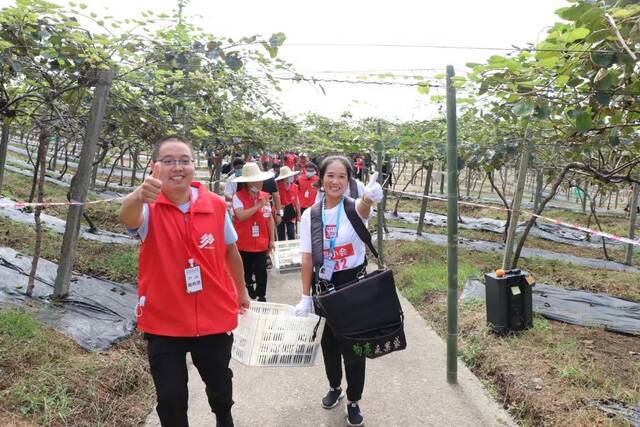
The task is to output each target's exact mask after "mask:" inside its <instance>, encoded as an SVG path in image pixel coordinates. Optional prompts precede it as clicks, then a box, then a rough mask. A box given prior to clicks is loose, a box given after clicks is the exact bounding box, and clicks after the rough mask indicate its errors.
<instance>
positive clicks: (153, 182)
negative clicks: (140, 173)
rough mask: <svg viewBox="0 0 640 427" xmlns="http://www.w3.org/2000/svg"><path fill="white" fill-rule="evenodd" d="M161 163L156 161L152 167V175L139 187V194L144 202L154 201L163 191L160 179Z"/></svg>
mask: <svg viewBox="0 0 640 427" xmlns="http://www.w3.org/2000/svg"><path fill="white" fill-rule="evenodd" d="M159 178H160V163H159V162H155V163H154V164H153V166H152V169H151V175H149V176H148V177H146V178H145V179H144V182H143V183H142V184H141V185H140V187H138V194H139V196H140V201H141V202H142V203H153V202H155V201H156V199H157V198H158V196H159V195H160V192H161V191H162V181H160V179H159Z"/></svg>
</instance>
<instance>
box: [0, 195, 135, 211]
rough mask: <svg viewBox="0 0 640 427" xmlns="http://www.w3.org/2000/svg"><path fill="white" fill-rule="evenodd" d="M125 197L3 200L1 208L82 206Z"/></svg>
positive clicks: (0, 204)
mask: <svg viewBox="0 0 640 427" xmlns="http://www.w3.org/2000/svg"><path fill="white" fill-rule="evenodd" d="M122 199H124V197H114V198H111V199H102V200H93V201H91V202H77V201H73V200H72V201H70V202H42V203H35V202H33V203H28V202H2V203H0V208H14V209H22V208H26V207H36V206H42V207H43V208H45V209H46V208H49V207H51V206H82V205H94V204H98V203H109V202H115V201H118V200H122Z"/></svg>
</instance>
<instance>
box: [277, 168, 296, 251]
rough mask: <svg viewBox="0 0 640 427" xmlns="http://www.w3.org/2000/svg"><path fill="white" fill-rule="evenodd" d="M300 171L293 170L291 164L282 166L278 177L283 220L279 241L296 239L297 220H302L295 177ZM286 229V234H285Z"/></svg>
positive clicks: (279, 227)
mask: <svg viewBox="0 0 640 427" xmlns="http://www.w3.org/2000/svg"><path fill="white" fill-rule="evenodd" d="M299 173H300V171H295V172H294V171H292V170H291V168H290V167H289V166H283V167H282V168H280V174H279V175H278V176H277V177H276V181H277V182H278V192H279V193H280V204H281V205H282V220H281V221H280V224H278V241H282V240H294V239H295V238H296V226H295V223H296V221H300V201H299V200H298V186H297V185H296V184H294V183H293V179H294V177H295V176H296V175H298V174H299ZM285 231H286V235H285Z"/></svg>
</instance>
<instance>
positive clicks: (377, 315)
mask: <svg viewBox="0 0 640 427" xmlns="http://www.w3.org/2000/svg"><path fill="white" fill-rule="evenodd" d="M321 209H322V206H321V204H320V203H318V204H316V205H315V206H313V208H312V211H311V242H312V249H311V252H312V259H313V266H314V274H315V290H316V295H315V296H314V302H315V303H316V304H317V306H319V308H320V309H321V313H322V314H321V315H323V316H325V317H326V318H327V322H328V324H329V327H330V328H331V330H332V331H333V332H334V334H335V335H336V336H337V337H338V338H339V339H340V340H341V342H342V344H343V348H344V349H349V350H350V351H352V352H353V354H354V355H355V356H360V357H362V356H364V357H368V358H370V359H373V358H376V357H380V356H384V355H386V354H389V353H392V352H394V351H399V350H404V349H405V348H406V346H407V341H406V338H405V335H404V314H403V312H402V308H401V306H400V301H399V299H398V294H397V292H396V286H395V281H394V279H393V273H392V271H391V270H389V269H387V268H382V269H378V270H376V271H374V272H371V273H365V272H363V273H362V274H361V275H360V276H358V278H357V279H355V280H353V281H352V282H348V283H345V284H343V285H340V286H339V287H337V288H336V287H334V286H333V285H332V284H331V283H330V282H325V281H323V280H321V279H319V276H318V272H319V270H320V268H321V267H322V265H323V234H322V233H323V224H322V215H321V211H320V210H321ZM344 209H345V212H346V214H347V218H348V219H349V222H350V223H351V225H352V226H353V228H354V230H355V231H356V233H357V234H358V236H359V237H360V239H361V240H362V241H363V242H364V243H365V244H366V245H367V247H368V248H369V250H370V251H371V253H373V255H374V256H375V257H376V258H378V252H377V251H376V249H375V248H374V247H373V245H372V243H371V234H370V233H369V230H367V227H366V226H365V225H364V223H363V222H362V220H361V219H360V217H359V216H358V213H357V212H356V208H355V201H354V200H353V199H351V198H345V201H344ZM314 211H315V212H314Z"/></svg>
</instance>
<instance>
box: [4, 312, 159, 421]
mask: <svg viewBox="0 0 640 427" xmlns="http://www.w3.org/2000/svg"><path fill="white" fill-rule="evenodd" d="M144 347H145V345H144V341H143V339H142V337H141V336H140V335H139V334H135V335H134V336H133V337H132V338H129V339H127V340H125V341H123V342H122V343H119V344H117V345H116V346H115V348H113V349H111V350H109V351H107V352H92V353H87V352H86V351H84V350H82V349H81V348H80V347H78V346H77V345H76V344H75V343H74V342H73V341H71V339H70V338H68V337H65V336H63V335H62V334H59V333H57V332H56V331H54V330H52V329H50V328H48V327H46V326H43V325H42V324H40V323H39V322H38V321H37V320H35V319H34V318H33V317H32V316H31V314H30V313H29V312H28V311H26V310H16V309H0V371H1V372H2V375H0V413H10V414H12V415H13V416H16V417H18V418H20V419H22V420H25V421H28V422H30V423H33V424H36V425H111V426H134V425H140V423H142V422H143V421H144V419H145V417H146V415H147V413H148V412H149V410H150V409H151V406H152V402H153V397H154V396H153V384H152V382H151V376H150V375H149V373H148V368H147V358H146V354H145V353H146V352H145V348H144Z"/></svg>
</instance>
